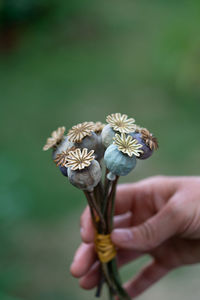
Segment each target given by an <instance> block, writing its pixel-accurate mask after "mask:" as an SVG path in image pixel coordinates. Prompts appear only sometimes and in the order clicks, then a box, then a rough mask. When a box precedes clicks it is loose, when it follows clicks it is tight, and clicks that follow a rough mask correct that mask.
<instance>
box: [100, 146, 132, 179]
mask: <svg viewBox="0 0 200 300" xmlns="http://www.w3.org/2000/svg"><path fill="white" fill-rule="evenodd" d="M104 161H105V164H106V167H107V168H108V170H109V171H110V172H111V173H113V174H115V175H118V176H126V175H127V174H128V173H130V172H131V171H132V170H133V169H134V168H135V166H136V157H135V155H132V156H131V157H130V156H129V155H127V154H124V153H123V152H121V151H119V150H118V147H117V145H114V144H112V145H110V146H109V147H108V148H107V149H106V151H105V154H104Z"/></svg>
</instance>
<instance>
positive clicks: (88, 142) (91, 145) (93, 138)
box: [75, 132, 98, 151]
mask: <svg viewBox="0 0 200 300" xmlns="http://www.w3.org/2000/svg"><path fill="white" fill-rule="evenodd" d="M97 145H98V136H97V135H96V133H94V132H91V133H90V136H86V137H84V138H83V139H82V140H81V142H76V143H75V147H76V148H80V149H84V148H87V149H88V150H89V151H90V150H94V151H95V150H96V148H97Z"/></svg>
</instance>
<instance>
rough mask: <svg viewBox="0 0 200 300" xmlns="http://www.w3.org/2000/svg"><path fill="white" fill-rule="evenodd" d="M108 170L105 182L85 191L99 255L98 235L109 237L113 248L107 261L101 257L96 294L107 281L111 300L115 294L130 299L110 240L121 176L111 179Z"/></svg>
mask: <svg viewBox="0 0 200 300" xmlns="http://www.w3.org/2000/svg"><path fill="white" fill-rule="evenodd" d="M108 172H109V171H108V170H107V169H106V172H105V179H104V184H103V183H102V182H101V181H100V182H99V184H98V185H97V186H96V187H95V188H94V190H93V191H91V192H89V191H84V194H85V196H86V198H87V201H88V204H89V207H90V212H91V218H92V222H93V226H94V229H95V232H96V239H95V245H96V251H97V255H98V254H99V253H98V237H102V236H103V237H107V238H108V240H109V243H110V248H111V253H110V254H111V255H110V257H109V253H105V255H108V259H106V262H105V261H104V260H103V261H102V260H101V257H99V258H100V262H101V280H100V282H99V285H98V288H97V292H96V296H97V297H100V294H101V288H102V285H103V283H104V282H106V284H107V286H108V291H109V299H110V300H112V299H115V296H117V297H118V299H119V300H130V299H131V298H130V297H129V296H128V294H127V292H126V291H125V290H124V288H123V287H122V283H121V280H120V276H119V272H118V267H117V258H116V250H115V247H114V245H113V244H112V242H111V240H110V234H111V232H112V229H113V218H114V209H115V194H116V187H117V182H118V179H119V176H116V178H115V179H114V180H110V179H108V178H107V174H108ZM105 252H106V250H105Z"/></svg>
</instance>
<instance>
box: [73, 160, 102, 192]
mask: <svg viewBox="0 0 200 300" xmlns="http://www.w3.org/2000/svg"><path fill="white" fill-rule="evenodd" d="M68 178H69V181H70V183H71V184H73V185H74V186H75V187H77V188H79V189H81V190H87V191H92V190H93V189H94V187H95V186H96V185H97V184H98V183H99V181H100V180H101V167H100V165H99V163H98V161H97V160H93V161H92V162H91V164H90V166H89V167H86V168H84V169H81V170H78V169H77V170H74V171H73V170H72V169H71V168H68Z"/></svg>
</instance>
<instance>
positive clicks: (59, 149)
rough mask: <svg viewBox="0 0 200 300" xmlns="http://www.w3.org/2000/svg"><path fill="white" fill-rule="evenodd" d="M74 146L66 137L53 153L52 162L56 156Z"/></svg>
mask: <svg viewBox="0 0 200 300" xmlns="http://www.w3.org/2000/svg"><path fill="white" fill-rule="evenodd" d="M73 146H74V143H73V142H70V141H69V140H68V137H65V138H64V140H63V141H62V142H61V143H60V144H59V145H58V147H57V148H56V149H55V150H54V151H53V153H52V158H53V160H54V159H55V158H56V155H57V154H60V153H62V152H63V151H67V150H69V149H70V148H72V147H73Z"/></svg>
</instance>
